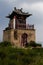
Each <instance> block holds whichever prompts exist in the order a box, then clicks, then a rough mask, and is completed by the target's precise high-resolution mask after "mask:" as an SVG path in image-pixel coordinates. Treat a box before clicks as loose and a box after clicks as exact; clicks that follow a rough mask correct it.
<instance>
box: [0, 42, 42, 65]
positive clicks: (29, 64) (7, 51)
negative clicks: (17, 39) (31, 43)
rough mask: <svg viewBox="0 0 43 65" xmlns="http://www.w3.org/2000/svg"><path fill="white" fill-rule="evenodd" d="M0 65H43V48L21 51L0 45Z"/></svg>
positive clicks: (21, 49) (20, 49)
mask: <svg viewBox="0 0 43 65" xmlns="http://www.w3.org/2000/svg"><path fill="white" fill-rule="evenodd" d="M7 44H8V43H7ZM0 65H43V48H33V49H30V48H28V49H26V48H25V49H23V48H13V47H11V45H10V44H8V45H6V44H0Z"/></svg>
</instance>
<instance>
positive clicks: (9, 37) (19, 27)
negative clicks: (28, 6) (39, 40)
mask: <svg viewBox="0 0 43 65" xmlns="http://www.w3.org/2000/svg"><path fill="white" fill-rule="evenodd" d="M29 16H31V14H28V13H25V12H23V11H22V8H21V9H16V7H15V8H14V11H12V13H11V14H10V15H8V16H6V18H9V19H10V21H9V24H8V27H7V28H5V30H3V41H10V42H11V44H12V45H15V46H17V47H22V46H25V45H26V44H27V43H28V42H30V41H35V29H34V25H29V24H26V18H27V17H29Z"/></svg>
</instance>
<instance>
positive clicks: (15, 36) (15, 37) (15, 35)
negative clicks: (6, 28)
mask: <svg viewBox="0 0 43 65" xmlns="http://www.w3.org/2000/svg"><path fill="white" fill-rule="evenodd" d="M17 38H18V36H17V31H14V39H15V40H17Z"/></svg>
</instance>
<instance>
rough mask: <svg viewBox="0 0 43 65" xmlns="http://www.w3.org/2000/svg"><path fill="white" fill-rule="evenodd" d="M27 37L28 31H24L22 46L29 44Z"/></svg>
mask: <svg viewBox="0 0 43 65" xmlns="http://www.w3.org/2000/svg"><path fill="white" fill-rule="evenodd" d="M27 37H28V35H27V34H26V33H23V34H22V36H21V46H26V44H27Z"/></svg>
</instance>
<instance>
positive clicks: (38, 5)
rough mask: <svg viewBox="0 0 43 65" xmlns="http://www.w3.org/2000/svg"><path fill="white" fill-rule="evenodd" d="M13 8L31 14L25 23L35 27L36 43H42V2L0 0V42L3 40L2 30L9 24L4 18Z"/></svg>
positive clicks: (35, 0)
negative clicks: (21, 9)
mask: <svg viewBox="0 0 43 65" xmlns="http://www.w3.org/2000/svg"><path fill="white" fill-rule="evenodd" d="M14 7H16V8H17V9H20V8H23V11H25V12H28V13H30V14H32V16H30V17H28V18H27V23H29V24H34V26H35V29H36V42H43V0H0V41H2V40H3V30H4V29H5V28H6V27H7V26H8V23H9V19H7V18H5V16H7V15H8V14H10V13H11V12H12V11H13V10H14ZM42 45H43V43H42Z"/></svg>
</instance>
